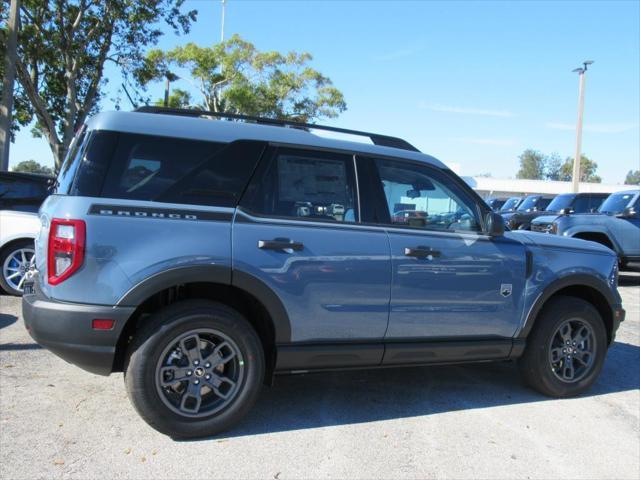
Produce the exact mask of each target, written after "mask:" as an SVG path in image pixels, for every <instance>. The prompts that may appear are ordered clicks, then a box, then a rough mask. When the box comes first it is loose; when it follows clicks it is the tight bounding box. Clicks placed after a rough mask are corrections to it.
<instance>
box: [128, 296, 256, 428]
mask: <svg viewBox="0 0 640 480" xmlns="http://www.w3.org/2000/svg"><path fill="white" fill-rule="evenodd" d="M185 303H187V304H188V303H189V302H185ZM160 317H161V318H155V319H154V318H153V317H152V318H151V320H150V324H149V325H148V328H147V329H145V330H146V331H147V332H146V333H147V334H146V335H145V334H142V335H141V336H142V337H143V338H144V340H143V341H141V342H140V344H139V345H134V347H133V349H132V350H133V351H132V352H131V355H130V357H129V362H128V365H127V368H126V377H125V382H126V384H127V391H128V392H129V396H130V398H131V400H132V402H133V404H134V406H135V407H136V409H137V410H138V412H139V413H140V414H141V415H142V416H143V418H144V419H145V420H146V421H147V422H148V423H150V424H151V425H152V426H153V427H154V428H156V429H157V430H159V431H161V432H162V433H166V434H167V435H170V436H174V437H192V436H203V435H211V434H215V433H217V432H219V431H222V430H224V429H226V428H228V427H229V426H230V425H231V424H233V423H235V422H236V421H237V420H238V419H239V418H241V417H242V416H243V415H244V414H245V413H246V412H247V411H248V410H249V408H250V407H251V405H252V404H253V402H254V401H255V398H256V396H257V394H258V393H259V390H260V386H261V385H262V380H263V377H264V354H263V352H262V346H261V344H260V340H259V338H258V336H257V335H256V334H255V332H254V330H253V329H252V327H251V326H250V325H249V323H248V322H247V321H246V320H245V319H244V318H243V317H242V316H241V315H240V314H239V313H237V312H235V311H234V310H231V309H229V308H225V307H224V306H222V305H216V304H214V303H211V304H210V305H206V306H205V305H203V304H202V303H201V302H199V305H193V306H191V305H179V306H176V305H172V306H171V307H169V309H168V311H167V312H164V313H163V314H162V315H161V316H160ZM154 320H155V321H154ZM200 328H202V329H215V330H219V331H220V332H222V333H224V334H225V335H227V336H228V337H230V338H231V339H232V340H233V341H234V342H235V343H236V345H237V347H238V349H239V350H240V352H241V354H242V357H243V360H244V366H243V368H244V375H243V378H242V382H241V385H240V387H239V391H238V392H237V394H236V396H235V398H234V399H233V401H232V402H231V403H230V404H229V405H227V406H225V407H224V408H223V409H222V410H220V411H218V412H215V413H212V414H211V415H209V416H205V417H196V418H193V417H187V416H182V415H179V414H177V413H175V412H174V411H172V410H171V409H170V408H169V407H167V405H165V403H164V402H163V401H162V399H161V398H160V393H159V392H158V388H157V386H156V373H157V372H156V368H157V365H158V361H159V359H160V355H161V354H162V352H163V351H164V349H165V348H166V347H167V346H168V345H169V344H170V343H172V342H175V340H176V339H177V338H178V337H180V336H181V335H183V334H185V333H187V332H189V331H191V330H197V329H200Z"/></svg>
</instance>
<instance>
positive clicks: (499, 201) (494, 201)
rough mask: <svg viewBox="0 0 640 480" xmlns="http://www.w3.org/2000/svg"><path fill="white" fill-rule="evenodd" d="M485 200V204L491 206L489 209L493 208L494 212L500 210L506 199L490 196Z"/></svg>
mask: <svg viewBox="0 0 640 480" xmlns="http://www.w3.org/2000/svg"><path fill="white" fill-rule="evenodd" d="M485 201H486V202H487V205H489V206H490V207H491V210H493V211H494V212H499V211H500V210H502V207H503V206H504V204H505V202H506V201H507V199H506V198H495V197H491V198H487V199H486V200H485Z"/></svg>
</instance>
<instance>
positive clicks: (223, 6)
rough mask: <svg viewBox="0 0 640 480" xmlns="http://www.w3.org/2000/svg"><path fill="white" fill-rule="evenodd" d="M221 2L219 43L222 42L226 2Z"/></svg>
mask: <svg viewBox="0 0 640 480" xmlns="http://www.w3.org/2000/svg"><path fill="white" fill-rule="evenodd" d="M221 1H222V24H221V26H220V43H222V42H224V11H225V10H226V6H227V0H221Z"/></svg>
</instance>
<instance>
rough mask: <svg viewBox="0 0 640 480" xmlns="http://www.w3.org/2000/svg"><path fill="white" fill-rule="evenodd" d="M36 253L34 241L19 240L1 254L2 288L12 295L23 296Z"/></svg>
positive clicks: (0, 275)
mask: <svg viewBox="0 0 640 480" xmlns="http://www.w3.org/2000/svg"><path fill="white" fill-rule="evenodd" d="M34 253H35V250H34V247H33V240H19V241H17V242H13V243H11V244H10V245H9V246H7V247H5V248H4V249H3V250H2V252H1V253H0V268H2V271H1V272H0V286H1V287H2V289H3V290H4V291H5V292H7V293H8V294H10V295H18V296H19V295H22V292H23V290H24V281H25V276H26V274H27V271H28V270H29V265H30V264H31V259H32V258H33V255H34Z"/></svg>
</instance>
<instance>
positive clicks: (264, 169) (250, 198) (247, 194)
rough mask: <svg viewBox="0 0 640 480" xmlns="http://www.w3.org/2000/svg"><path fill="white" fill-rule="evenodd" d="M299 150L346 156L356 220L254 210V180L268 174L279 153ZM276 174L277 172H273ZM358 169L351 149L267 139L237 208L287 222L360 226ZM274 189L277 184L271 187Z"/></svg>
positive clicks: (255, 194)
mask: <svg viewBox="0 0 640 480" xmlns="http://www.w3.org/2000/svg"><path fill="white" fill-rule="evenodd" d="M287 150H291V151H300V152H305V153H307V154H317V155H320V156H326V155H339V156H344V157H345V159H344V160H345V167H346V169H347V181H348V180H349V177H351V178H352V179H353V190H354V192H353V195H354V201H355V202H356V204H355V205H354V207H355V211H356V213H357V216H356V218H355V221H353V222H345V221H336V220H329V219H322V218H308V219H306V218H304V217H295V216H287V215H276V214H273V213H270V214H266V213H262V212H259V211H256V209H255V208H253V205H252V203H253V202H254V201H255V197H256V196H257V191H258V188H257V187H256V181H257V180H258V179H260V178H264V176H265V175H266V174H268V173H270V169H271V168H273V165H274V164H276V163H277V160H278V156H279V154H280V152H282V151H287ZM349 158H350V160H348V159H349ZM276 173H277V171H276ZM357 175H358V170H357V165H356V162H355V155H354V153H353V152H348V151H340V150H333V149H325V148H316V147H313V146H310V145H297V144H287V143H279V142H270V143H269V144H268V145H267V147H266V148H265V149H264V151H263V154H262V156H261V158H260V161H259V162H258V165H257V166H256V168H255V169H254V171H253V174H252V176H251V178H250V179H249V182H248V184H247V187H246V188H245V190H244V192H243V194H242V196H241V198H240V201H239V202H238V205H237V206H238V208H240V209H241V210H242V211H244V212H246V213H247V214H249V215H252V216H255V217H258V218H264V219H273V220H285V221H287V222H296V223H298V224H300V225H309V224H313V223H321V224H326V225H328V226H331V225H340V226H346V227H348V226H350V225H360V224H361V222H362V217H361V216H360V212H361V207H360V205H361V203H360V202H361V200H360V194H359V186H358V177H357ZM274 188H277V186H274Z"/></svg>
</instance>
